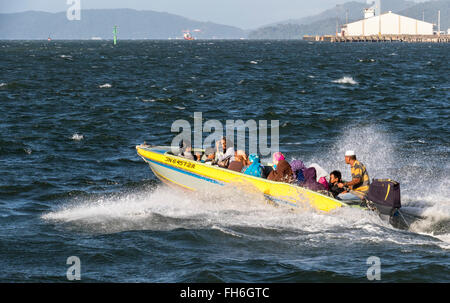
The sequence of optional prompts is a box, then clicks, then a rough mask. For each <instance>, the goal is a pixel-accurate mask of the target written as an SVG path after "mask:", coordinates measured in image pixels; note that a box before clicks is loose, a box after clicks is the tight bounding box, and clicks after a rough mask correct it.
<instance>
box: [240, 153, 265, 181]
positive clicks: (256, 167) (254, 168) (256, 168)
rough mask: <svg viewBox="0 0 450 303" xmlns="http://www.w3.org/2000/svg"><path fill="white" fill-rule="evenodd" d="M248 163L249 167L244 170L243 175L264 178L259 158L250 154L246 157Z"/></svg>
mask: <svg viewBox="0 0 450 303" xmlns="http://www.w3.org/2000/svg"><path fill="white" fill-rule="evenodd" d="M248 162H250V165H249V166H248V167H247V168H246V169H245V171H244V174H246V175H250V176H255V177H262V178H264V175H263V173H264V171H263V166H262V165H261V162H260V159H259V156H258V155H257V154H251V155H250V156H248Z"/></svg>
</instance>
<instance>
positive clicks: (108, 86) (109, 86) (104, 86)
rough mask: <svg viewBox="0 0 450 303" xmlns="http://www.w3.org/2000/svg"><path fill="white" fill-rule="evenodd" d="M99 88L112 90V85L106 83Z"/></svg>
mask: <svg viewBox="0 0 450 303" xmlns="http://www.w3.org/2000/svg"><path fill="white" fill-rule="evenodd" d="M98 87H99V88H111V87H112V85H111V84H109V83H105V84H102V85H99V86H98Z"/></svg>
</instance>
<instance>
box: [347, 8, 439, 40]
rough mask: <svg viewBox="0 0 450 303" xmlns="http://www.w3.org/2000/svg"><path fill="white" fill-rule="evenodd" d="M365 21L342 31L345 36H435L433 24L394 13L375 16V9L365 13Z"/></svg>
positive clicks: (349, 25)
mask: <svg viewBox="0 0 450 303" xmlns="http://www.w3.org/2000/svg"><path fill="white" fill-rule="evenodd" d="M364 17H365V18H364V19H362V20H359V21H356V22H352V23H348V24H345V25H344V26H343V27H342V29H341V34H342V35H344V36H371V35H433V24H432V23H428V22H424V21H420V20H417V19H413V18H409V17H405V16H400V15H397V14H394V13H392V12H390V11H389V12H387V13H383V14H381V15H379V16H375V15H374V11H373V9H366V10H365V11H364Z"/></svg>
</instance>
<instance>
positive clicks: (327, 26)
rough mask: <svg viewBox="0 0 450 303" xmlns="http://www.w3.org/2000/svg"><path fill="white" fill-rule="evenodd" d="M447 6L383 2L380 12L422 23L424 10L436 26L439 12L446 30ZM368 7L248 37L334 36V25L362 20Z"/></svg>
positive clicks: (343, 8)
mask: <svg viewBox="0 0 450 303" xmlns="http://www.w3.org/2000/svg"><path fill="white" fill-rule="evenodd" d="M449 4H450V0H441V1H429V2H424V3H420V4H417V3H415V2H411V1H404V0H390V1H382V4H381V10H382V11H383V12H386V11H392V12H394V13H398V14H400V15H404V16H408V17H412V18H416V19H419V20H422V12H423V11H424V10H425V21H427V22H431V23H436V22H437V11H438V9H440V10H441V30H446V29H447V27H446V26H447V24H448V22H449V13H448V6H449ZM368 6H369V5H367V4H366V3H365V2H355V1H352V2H346V3H344V4H341V5H336V6H335V7H334V8H331V9H328V10H325V11H323V12H322V13H320V14H317V15H314V16H310V17H305V18H301V19H296V20H286V21H283V22H280V23H278V24H273V25H269V26H264V27H261V28H258V29H256V30H253V31H251V32H250V33H249V35H248V38H249V39H302V37H303V36H304V35H327V34H328V35H333V34H335V33H336V24H338V25H339V27H340V26H341V25H342V24H345V23H346V22H347V20H348V22H353V21H356V20H360V19H362V18H363V9H364V8H367V7H368ZM347 18H348V19H347ZM444 19H445V22H444Z"/></svg>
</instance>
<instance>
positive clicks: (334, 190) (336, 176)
mask: <svg viewBox="0 0 450 303" xmlns="http://www.w3.org/2000/svg"><path fill="white" fill-rule="evenodd" d="M339 183H342V174H341V172H340V171H338V170H333V171H332V172H331V173H330V184H328V185H329V190H330V192H331V194H332V195H333V197H335V198H336V197H337V196H338V195H339V194H340V193H343V192H344V191H345V189H344V188H339V186H338V184H339Z"/></svg>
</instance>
